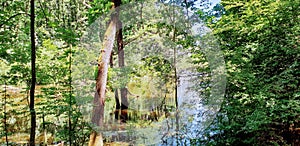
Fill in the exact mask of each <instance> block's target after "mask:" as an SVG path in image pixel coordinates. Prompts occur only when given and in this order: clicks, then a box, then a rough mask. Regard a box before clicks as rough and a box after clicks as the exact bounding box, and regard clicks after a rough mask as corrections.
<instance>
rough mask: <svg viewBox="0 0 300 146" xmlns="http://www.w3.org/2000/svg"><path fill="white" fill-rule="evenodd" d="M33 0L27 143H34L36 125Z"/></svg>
mask: <svg viewBox="0 0 300 146" xmlns="http://www.w3.org/2000/svg"><path fill="white" fill-rule="evenodd" d="M34 21H35V14H34V0H30V36H31V87H30V104H29V110H30V115H31V122H30V126H31V127H30V141H29V145H30V146H34V145H35V127H36V113H35V109H34V90H35V82H36V73H35V57H36V55H35V49H36V48H35V30H34Z"/></svg>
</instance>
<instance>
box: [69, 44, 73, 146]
mask: <svg viewBox="0 0 300 146" xmlns="http://www.w3.org/2000/svg"><path fill="white" fill-rule="evenodd" d="M69 59H70V60H69V61H70V62H69V63H70V64H69V75H70V77H69V88H70V89H69V90H70V91H69V94H70V95H69V114H68V122H69V143H70V146H72V117H71V114H72V70H71V69H72V44H71V45H70V58H69Z"/></svg>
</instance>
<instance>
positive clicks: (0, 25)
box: [0, 12, 30, 28]
mask: <svg viewBox="0 0 300 146" xmlns="http://www.w3.org/2000/svg"><path fill="white" fill-rule="evenodd" d="M22 14H26V13H25V12H20V13H17V14H15V15H12V16H10V17H9V18H8V19H7V20H5V21H4V22H3V23H1V24H0V28H1V27H2V26H3V25H4V24H6V23H7V22H8V21H10V20H11V19H13V18H15V17H17V16H19V15H22ZM26 15H27V16H29V17H30V14H26Z"/></svg>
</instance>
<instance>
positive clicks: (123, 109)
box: [114, 0, 129, 123]
mask: <svg viewBox="0 0 300 146" xmlns="http://www.w3.org/2000/svg"><path fill="white" fill-rule="evenodd" d="M121 4H122V1H121V0H114V5H115V7H116V8H117V7H119V6H120V5H121ZM116 11H117V16H116V17H117V18H116V19H117V33H116V36H117V47H118V63H119V67H120V68H123V67H124V66H125V61H124V59H125V55H124V42H123V33H122V31H123V29H122V21H121V20H120V18H119V13H120V12H119V11H120V9H116ZM128 105H129V103H128V98H127V89H126V88H125V87H122V88H121V116H120V117H121V121H122V122H124V123H126V121H127V120H128V114H127V109H128Z"/></svg>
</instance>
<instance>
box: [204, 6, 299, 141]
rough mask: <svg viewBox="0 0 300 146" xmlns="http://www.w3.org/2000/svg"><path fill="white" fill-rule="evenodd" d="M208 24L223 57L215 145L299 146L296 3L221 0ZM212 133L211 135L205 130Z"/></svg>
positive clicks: (213, 127) (297, 11)
mask: <svg viewBox="0 0 300 146" xmlns="http://www.w3.org/2000/svg"><path fill="white" fill-rule="evenodd" d="M222 5H223V6H224V8H225V10H226V12H225V15H224V16H222V18H221V19H220V20H219V21H217V22H213V23H212V28H213V29H214V33H215V34H216V35H217V36H219V37H220V42H221V46H222V49H223V51H224V53H225V56H226V65H227V71H228V82H229V85H228V87H227V94H226V101H225V103H224V104H223V108H222V110H221V113H220V114H219V115H218V118H217V119H216V121H215V122H216V124H215V125H214V126H212V127H211V128H209V130H211V131H212V130H213V131H218V132H216V133H215V134H213V136H208V137H209V138H211V139H212V141H211V144H215V145H273V144H275V145H289V144H292V145H298V144H299V143H298V142H297V140H296V139H299V134H298V133H297V132H295V129H297V128H298V127H299V120H298V119H299V114H298V111H299V110H300V107H299V105H298V104H295V103H296V102H298V101H299V91H300V88H299V82H298V81H299V75H300V74H299V70H298V69H297V68H299V67H300V66H299V58H300V57H299V54H300V52H299V51H300V49H299V37H298V36H299V30H300V29H299V22H300V21H299V17H297V16H299V5H300V3H299V2H298V1H297V2H295V1H294V2H291V1H261V0H255V1H229V0H228V1H227V0H224V1H222ZM208 135H211V134H208Z"/></svg>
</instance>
